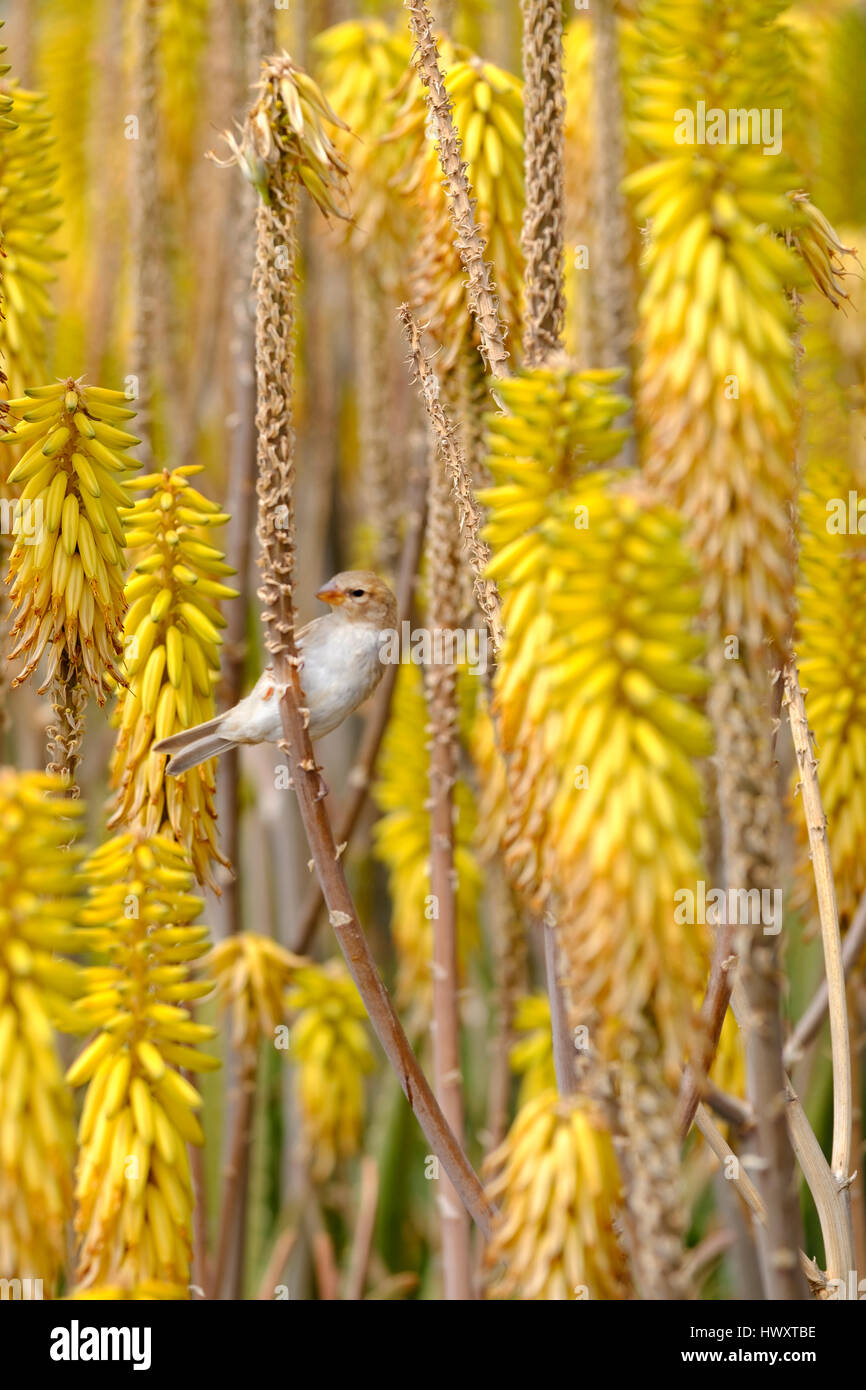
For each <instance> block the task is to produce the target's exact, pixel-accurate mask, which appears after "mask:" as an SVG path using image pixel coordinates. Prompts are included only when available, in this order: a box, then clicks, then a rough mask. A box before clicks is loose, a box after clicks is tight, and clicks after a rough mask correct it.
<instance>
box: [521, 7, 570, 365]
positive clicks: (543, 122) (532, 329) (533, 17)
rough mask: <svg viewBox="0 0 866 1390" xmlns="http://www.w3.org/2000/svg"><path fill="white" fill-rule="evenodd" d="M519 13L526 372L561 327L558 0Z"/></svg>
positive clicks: (556, 341) (551, 346)
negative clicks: (521, 86)
mask: <svg viewBox="0 0 866 1390" xmlns="http://www.w3.org/2000/svg"><path fill="white" fill-rule="evenodd" d="M521 9H522V11H523V76H524V80H525V88H524V125H525V130H526V137H525V141H526V143H525V165H524V167H525V179H526V206H525V209H524V213H523V230H522V238H521V244H522V247H523V254H524V256H525V257H526V307H525V317H524V325H523V356H524V360H525V362H526V365H527V366H530V367H534V366H539V365H541V363H542V362H544V360H545V359H546V357H547V356H548V354H549V353H551V352H555V351H556V350H557V349H558V348H559V347H560V339H561V337H562V330H563V323H564V320H565V287H564V284H563V276H562V266H563V244H564V236H565V177H564V170H563V158H564V121H565V93H564V88H563V80H562V5H561V4H560V3H559V0H522V3H521Z"/></svg>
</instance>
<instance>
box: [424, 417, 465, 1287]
mask: <svg viewBox="0 0 866 1390" xmlns="http://www.w3.org/2000/svg"><path fill="white" fill-rule="evenodd" d="M429 479H430V481H429V488H428V493H427V498H428V501H427V574H428V575H429V584H430V602H429V615H428V618H429V623H430V627H431V630H432V631H433V633H434V634H435V633H436V632H437V631H439V632H441V633H443V634H445V633H447V632H448V631H449V630H452V629H453V628H454V627H455V626H456V624H457V621H458V615H457V603H456V595H457V557H456V546H455V543H454V525H453V518H454V511H453V507H452V504H451V497H450V486H449V482H448V476H447V474H446V472H445V470H444V469H442V468H440V467H439V463H438V459H437V449H436V442H435V439H434V438H433V437H432V436H431V439H430V469H429ZM434 640H435V636H434ZM443 651H444V648H443ZM424 677H425V686H426V690H427V708H428V720H429V724H428V727H429V734H430V742H429V749H430V774H429V775H430V893H431V900H432V903H433V1019H432V1024H431V1031H432V1033H433V1076H434V1085H435V1090H436V1098H437V1100H438V1101H439V1104H440V1105H441V1106H442V1112H443V1114H444V1115H445V1117H446V1119H447V1120H448V1123H449V1124H450V1126H451V1128H452V1130H453V1131H454V1134H455V1136H456V1138H457V1140H458V1142H459V1143H460V1144H463V1142H464V1127H463V1096H462V1091H461V1075H460V1014H459V1009H458V962H457V882H456V870H455V866H454V809H455V808H454V782H455V779H456V776H457V715H458V711H457V672H456V670H455V668H454V666H453V665H451V664H450V662H448V663H447V664H446V662H445V661H443V662H441V663H440V662H436V661H434V662H432V663H431V664H430V665H428V666H427V667H426V668H425V671H424ZM438 1207H439V1216H440V1230H441V1236H442V1269H443V1285H444V1292H445V1298H446V1300H448V1301H453V1300H466V1299H468V1298H470V1297H471V1295H472V1285H471V1274H470V1251H469V1221H468V1217H467V1214H466V1212H465V1210H464V1209H463V1208H462V1207H461V1206H460V1205H459V1203H458V1201H457V1198H456V1193H455V1192H454V1190H453V1188H452V1187H451V1184H450V1183H449V1182H447V1181H443V1182H442V1184H441V1189H440V1192H439V1199H438Z"/></svg>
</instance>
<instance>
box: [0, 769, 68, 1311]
mask: <svg viewBox="0 0 866 1390" xmlns="http://www.w3.org/2000/svg"><path fill="white" fill-rule="evenodd" d="M62 790H63V784H62V781H61V779H60V778H59V777H51V776H48V775H47V774H44V773H37V772H13V771H12V770H11V769H10V768H2V769H0V1277H2V1278H4V1279H20V1278H26V1279H41V1280H43V1282H44V1289H43V1294H44V1296H46V1297H50V1296H51V1294H52V1292H53V1290H54V1286H55V1283H56V1281H57V1277H58V1274H59V1273H60V1271H61V1270H62V1268H63V1265H64V1263H65V1260H66V1227H67V1223H68V1221H69V1218H70V1216H71V1209H72V1182H71V1173H72V1164H73V1158H74V1145H75V1134H74V1125H73V1116H72V1095H71V1092H70V1091H69V1088H68V1086H67V1085H66V1083H65V1081H64V1079H63V1070H62V1068H61V1065H60V1059H59V1057H58V1055H57V1049H56V1046H55V1041H54V1033H53V1025H59V1026H60V1027H63V1028H70V1027H74V1026H75V1025H76V1022H77V1020H76V1016H75V1012H74V1004H73V1001H74V999H75V998H76V996H77V995H78V994H79V993H80V991H81V984H82V980H81V972H80V970H79V969H78V967H77V966H75V965H73V964H72V963H71V962H70V961H67V960H65V959H64V958H63V957H64V954H66V953H68V952H70V951H74V950H76V949H77V948H78V946H79V944H80V942H79V939H78V934H77V932H76V922H77V918H78V914H79V911H80V906H81V904H80V897H79V893H80V890H79V880H78V866H79V863H80V859H81V854H80V851H79V850H78V849H77V848H75V847H74V846H70V841H71V840H73V839H74V838H75V837H76V835H77V834H78V831H79V829H80V820H81V815H82V809H83V808H82V803H81V802H80V801H70V800H68V799H67V798H66V797H64V796H63V795H62Z"/></svg>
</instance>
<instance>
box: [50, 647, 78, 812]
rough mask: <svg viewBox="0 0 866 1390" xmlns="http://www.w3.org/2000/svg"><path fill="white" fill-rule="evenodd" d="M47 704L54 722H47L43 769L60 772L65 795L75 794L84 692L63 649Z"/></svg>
mask: <svg viewBox="0 0 866 1390" xmlns="http://www.w3.org/2000/svg"><path fill="white" fill-rule="evenodd" d="M51 704H52V706H53V708H54V720H55V722H54V723H53V724H50V725H49V726H48V764H47V766H46V769H45V771H46V772H51V773H57V774H58V775H59V776H61V777H62V778H63V779H64V781H65V782H66V786H67V789H68V793H69V795H70V796H71V797H73V798H77V797H79V796H80V795H81V792H80V789H79V787H78V786H77V784H76V781H75V775H76V772H77V771H78V764H79V763H80V761H81V751H80V749H81V739H82V737H83V734H84V711H85V707H86V705H87V693H86V691H84V690H83V689H82V687H81V685H80V683H79V680H78V668H77V667H76V666H75V664H74V663H73V662H72V661H70V659H69V655H68V653H67V652H64V653H63V655H62V656H61V658H60V662H59V664H58V668H57V675H56V676H55V677H54V681H53V683H52V686H51Z"/></svg>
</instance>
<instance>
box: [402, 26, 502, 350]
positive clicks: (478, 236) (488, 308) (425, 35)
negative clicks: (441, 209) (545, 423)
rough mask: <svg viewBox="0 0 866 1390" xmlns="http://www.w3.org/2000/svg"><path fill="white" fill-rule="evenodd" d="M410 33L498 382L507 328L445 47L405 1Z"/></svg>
mask: <svg viewBox="0 0 866 1390" xmlns="http://www.w3.org/2000/svg"><path fill="white" fill-rule="evenodd" d="M404 4H405V7H406V10H407V11H408V14H409V27H410V28H411V30H412V36H413V38H414V39H415V52H414V54H413V62H414V64H415V66H416V68H417V69H418V75H419V77H420V78H421V81H422V82H423V84H424V86H425V88H426V89H427V98H426V99H427V105H428V108H429V111H430V120H431V123H432V126H433V131H434V135H435V139H436V148H437V149H438V151H439V163H440V165H441V168H442V174H443V176H444V183H445V193H446V196H447V199H448V211H449V213H450V215H451V221H452V223H453V226H454V231H455V233H456V237H455V242H454V244H455V246H456V247H457V253H458V255H459V257H460V263H461V265H462V266H463V269H464V270H465V272H466V276H467V285H466V295H467V299H468V302H469V310H470V312H471V314H472V317H473V318H474V319H475V322H476V324H477V326H478V332H479V336H480V339H481V348H480V351H481V356H482V357H483V359H484V362H485V364H486V366H487V369H488V371H489V372H490V373H491V375H492V376H495V377H496V376H506V375H507V374H508V351H507V349H506V347H505V325H504V323H503V322H502V318H501V317H500V313H499V301H498V299H497V297H496V290H495V287H494V284H493V275H492V267H491V265H490V262H489V261H485V259H484V253H485V251H486V249H487V248H486V245H485V242H484V237H483V235H482V233H481V229H480V227H479V226H478V223H477V222H476V220H475V214H474V210H473V200H472V195H471V190H470V187H469V180H468V179H467V177H466V165H465V163H464V162H463V158H462V154H461V151H462V143H461V140H460V136H459V135H458V134H457V131H456V129H455V127H454V122H453V120H452V118H451V99H450V97H449V96H448V93H447V91H446V90H445V80H444V78H443V76H442V68H441V66H440V64H439V46H438V44H437V42H436V38H435V35H434V33H433V22H432V20H431V18H430V11H429V9H428V8H427V6H426V4H424V3H423V0H422V2H421V3H415V2H414V0H404Z"/></svg>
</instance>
